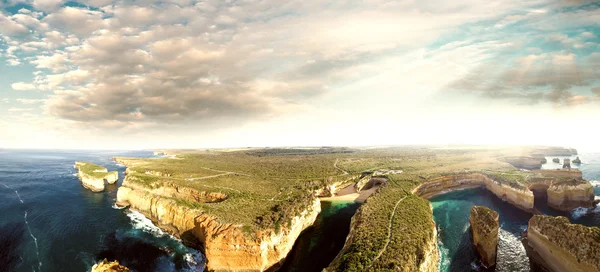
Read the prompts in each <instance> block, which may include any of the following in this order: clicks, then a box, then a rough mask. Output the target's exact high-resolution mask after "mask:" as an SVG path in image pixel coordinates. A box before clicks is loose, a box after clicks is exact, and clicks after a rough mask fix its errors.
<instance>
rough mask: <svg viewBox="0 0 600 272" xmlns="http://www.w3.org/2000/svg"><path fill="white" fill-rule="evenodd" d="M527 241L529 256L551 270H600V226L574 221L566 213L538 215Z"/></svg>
mask: <svg viewBox="0 0 600 272" xmlns="http://www.w3.org/2000/svg"><path fill="white" fill-rule="evenodd" d="M526 241H527V244H526V246H527V247H528V255H529V258H530V259H531V260H532V262H534V263H536V264H539V265H541V266H543V267H544V268H545V270H547V271H550V272H562V271H579V272H597V271H600V228H597V227H586V226H583V225H579V224H571V223H570V222H569V219H567V218H566V217H562V216H558V217H553V216H546V215H535V216H533V217H532V218H531V219H530V220H529V227H528V229H527V236H526Z"/></svg>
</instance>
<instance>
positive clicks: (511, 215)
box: [431, 154, 600, 271]
mask: <svg viewBox="0 0 600 272" xmlns="http://www.w3.org/2000/svg"><path fill="white" fill-rule="evenodd" d="M579 157H580V158H581V160H582V162H583V163H582V164H581V165H580V166H579V168H580V169H581V171H583V177H584V179H587V180H589V181H591V182H592V183H593V184H599V183H598V181H600V154H581V155H579ZM573 158H574V157H573ZM549 161H551V159H549ZM561 161H562V159H561ZM554 166H555V165H547V166H545V168H548V169H552V168H555V167H554ZM594 189H595V190H594V191H595V194H596V195H597V196H600V187H596V188H594ZM540 200H541V201H540ZM431 202H432V205H433V214H434V219H435V222H436V224H437V226H438V229H439V234H438V238H439V244H438V246H439V249H440V253H441V263H440V271H486V270H485V269H484V268H483V267H482V266H481V264H480V262H479V261H478V259H477V255H476V253H475V250H474V248H473V246H472V244H471V240H470V239H471V238H470V233H469V229H468V228H469V212H470V209H471V207H472V206H474V205H482V206H487V207H489V208H491V209H493V210H495V211H497V212H498V213H499V214H500V218H499V220H500V232H499V238H500V239H499V240H500V241H499V245H498V257H497V265H496V270H495V271H529V270H530V269H529V259H528V258H527V254H526V253H525V249H524V248H523V245H522V244H521V241H520V233H521V232H522V231H523V230H525V229H526V228H527V223H528V221H529V219H530V218H531V215H530V214H527V213H525V212H523V211H521V210H519V209H517V208H515V207H513V206H512V205H510V204H508V203H506V202H504V201H502V200H500V199H499V198H497V197H496V196H494V195H493V194H492V193H489V192H488V191H487V190H484V189H471V190H464V191H456V192H451V193H448V194H445V195H441V196H437V197H435V198H432V199H431ZM535 203H536V208H537V209H538V210H540V211H542V212H543V213H545V214H550V215H555V216H556V215H561V216H566V217H568V218H569V219H570V220H571V222H573V223H579V224H583V225H587V226H600V208H598V207H596V208H592V209H583V208H578V209H575V210H573V211H571V212H560V211H556V210H553V209H551V208H549V207H548V206H547V205H545V204H544V203H545V200H543V199H536V202H535Z"/></svg>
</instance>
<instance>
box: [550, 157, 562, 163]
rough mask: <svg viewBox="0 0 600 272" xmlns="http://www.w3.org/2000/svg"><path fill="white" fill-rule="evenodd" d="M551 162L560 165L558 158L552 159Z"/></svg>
mask: <svg viewBox="0 0 600 272" xmlns="http://www.w3.org/2000/svg"><path fill="white" fill-rule="evenodd" d="M552 162H555V163H560V159H559V158H554V159H552Z"/></svg>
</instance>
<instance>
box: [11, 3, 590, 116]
mask: <svg viewBox="0 0 600 272" xmlns="http://www.w3.org/2000/svg"><path fill="white" fill-rule="evenodd" d="M63 2H64V1H61V0H49V1H40V0H36V1H34V2H33V7H34V11H27V10H24V11H22V12H19V14H16V15H13V16H10V17H5V20H4V21H0V24H6V25H7V27H6V28H0V29H6V30H4V31H5V32H6V33H2V34H3V35H7V36H8V35H9V34H7V33H9V32H10V35H16V34H20V35H25V34H28V33H29V35H28V36H27V37H25V38H23V37H21V38H19V39H13V40H11V42H12V43H11V44H10V47H9V48H10V50H7V53H8V54H9V55H10V56H11V57H10V58H9V60H8V61H9V62H12V64H18V63H17V62H19V61H20V62H23V63H28V64H32V65H34V66H35V68H36V69H38V71H37V72H36V74H35V78H34V80H33V81H32V83H30V84H29V86H25V85H18V86H17V87H16V88H15V86H13V88H15V89H32V88H37V89H39V90H47V91H52V95H51V96H50V97H49V98H48V99H47V100H46V102H45V106H44V109H45V110H46V113H47V114H50V115H52V116H55V117H57V118H61V119H65V120H72V121H75V122H78V123H80V124H83V125H85V124H90V127H96V126H102V127H122V126H130V127H150V126H153V125H161V124H162V125H171V124H172V125H177V124H185V125H187V124H195V125H198V124H207V123H219V122H220V123H221V124H223V125H226V124H232V123H233V122H232V121H231V120H250V119H253V118H254V119H257V118H258V119H260V118H271V117H272V116H278V115H280V114H282V113H287V112H291V111H294V110H296V109H299V108H305V107H303V106H304V105H305V104H310V103H314V101H316V100H318V99H319V98H321V97H324V96H327V95H328V94H330V93H332V92H333V90H335V89H336V88H339V87H340V86H347V85H350V84H353V83H355V82H358V81H361V80H363V79H365V78H368V77H369V76H373V77H376V76H381V75H385V76H386V79H387V80H389V82H385V83H380V84H381V85H386V84H387V85H388V86H392V85H393V86H396V85H398V86H399V85H400V83H399V82H398V81H397V80H395V78H398V77H397V75H398V74H394V73H401V72H402V73H404V74H403V75H405V74H411V75H414V76H413V77H412V78H408V79H407V80H410V79H414V80H415V81H417V80H418V81H419V83H423V84H413V83H414V82H412V81H411V82H409V83H406V82H405V84H406V85H408V86H411V87H414V88H419V86H423V85H427V86H430V85H428V84H430V83H431V82H435V83H436V84H437V82H444V83H445V82H446V81H448V80H449V79H448V77H447V76H445V75H444V76H441V75H437V76H436V75H429V74H424V75H417V74H415V73H413V72H411V71H412V70H411V69H414V68H415V67H417V66H418V67H419V68H421V67H430V68H431V69H436V66H435V65H431V64H429V62H431V63H439V64H440V66H438V67H453V68H455V69H454V70H453V71H452V73H445V74H452V75H455V74H458V73H459V72H462V70H464V69H466V67H471V66H473V65H475V64H477V63H479V64H480V65H481V66H482V67H483V68H482V69H484V70H485V71H487V73H488V75H489V74H492V75H493V76H492V77H489V76H488V75H478V74H476V73H477V72H471V74H472V75H467V76H466V77H465V78H463V79H461V80H458V81H456V83H454V85H456V87H465V88H466V87H469V88H470V89H471V90H472V91H474V92H477V93H487V95H488V96H490V97H491V96H494V95H496V96H498V97H500V96H503V97H504V96H511V95H512V96H515V95H516V94H515V92H513V91H511V90H513V89H514V88H522V89H528V88H542V87H548V86H549V87H550V89H551V90H549V91H546V94H542V95H538V94H536V92H533V91H532V92H528V93H527V94H526V95H525V96H526V97H524V98H522V99H525V100H526V99H529V100H532V101H533V100H535V101H538V100H545V101H557V102H556V103H565V104H577V103H584V102H583V101H585V100H586V99H585V97H580V96H578V95H576V94H573V95H569V93H567V92H569V91H570V89H569V88H571V87H573V86H583V85H585V84H588V82H587V78H592V77H591V74H592V71H591V70H590V69H589V68H585V67H579V64H577V63H576V61H575V59H576V58H575V56H572V55H570V54H569V52H563V53H561V54H558V55H556V56H545V55H543V54H542V53H532V54H537V55H531V56H532V57H531V58H532V59H531V60H529V61H530V62H532V63H534V64H535V65H534V67H533V68H527V66H526V65H527V64H526V62H527V61H528V60H527V59H525V58H523V59H520V60H518V61H516V62H515V63H514V65H516V66H519V67H521V70H516V69H513V68H511V67H510V66H508V67H507V66H503V65H500V64H489V63H488V64H485V63H486V62H487V61H489V59H490V58H492V57H493V56H492V55H493V54H492V53H491V52H495V53H498V52H512V51H515V50H519V49H520V47H519V46H520V43H521V41H519V40H517V41H514V40H502V39H499V38H498V37H495V36H490V35H488V34H487V33H488V32H489V28H487V29H485V28H484V27H480V26H479V25H481V24H482V22H483V23H489V22H492V23H490V25H491V26H490V27H492V28H493V26H497V27H498V28H503V29H508V27H509V26H512V25H516V24H519V25H520V24H526V25H527V26H528V27H529V28H535V29H538V28H539V26H540V24H541V23H544V22H546V23H550V22H548V21H547V20H549V19H547V18H549V17H550V18H551V17H553V16H554V15H553V16H549V14H550V12H546V9H542V8H539V9H538V6H543V5H545V4H546V3H540V2H539V1H537V0H536V1H506V2H497V3H496V2H495V3H493V4H492V6H493V8H490V6H483V5H477V3H478V2H479V1H477V0H465V1H446V2H439V1H430V0H427V1H417V2H414V1H383V0H381V1H379V0H375V1H368V2H365V3H363V4H362V5H359V4H357V5H356V6H355V5H352V6H351V5H347V4H344V3H337V2H336V3H329V4H324V3H322V2H319V1H289V2H286V3H285V4H282V3H281V2H280V1H274V0H266V1H235V2H229V1H217V0H209V1H202V2H193V1H166V2H160V3H159V2H153V4H152V5H144V4H142V3H137V2H130V1H104V0H91V1H84V2H82V3H84V4H86V5H89V6H91V7H92V8H82V7H72V6H64V5H62V4H63ZM532 7H535V9H533V8H532ZM40 10H41V11H44V13H40V12H38V11H40ZM586 14H587V15H593V14H590V13H586ZM578 15H584V14H583V13H580V14H578ZM561 16H563V17H562V18H569V19H572V20H577V17H576V16H575V14H574V13H573V14H569V15H568V16H567V15H561ZM574 16H575V17H574ZM0 20H2V19H1V18H0ZM592 21H593V20H592ZM582 23H583V24H585V23H586V22H581V21H578V25H580V24H582ZM552 25H556V24H554V23H553V24H552ZM573 25H576V24H573ZM465 26H466V28H468V29H469V31H473V33H481V35H480V36H481V39H482V41H480V42H478V43H477V44H474V43H475V42H473V41H469V42H468V43H452V42H449V43H447V44H446V45H445V48H443V49H440V48H429V46H430V45H432V44H434V43H435V44H436V45H439V43H440V39H441V38H440V37H443V35H447V34H449V33H450V34H452V33H453V31H458V30H461V29H462V28H465ZM478 29H479V30H478ZM0 31H1V30H0ZM477 31H479V32H477ZM555 32H556V33H557V36H556V37H555V38H556V39H554V40H552V42H554V43H560V44H561V45H564V46H565V48H566V47H567V45H568V47H569V49H573V48H576V47H577V46H576V45H577V44H582V45H583V46H587V45H586V44H585V42H582V41H583V38H588V39H589V37H588V36H589V35H588V34H585V33H584V34H581V37H582V39H581V41H580V40H576V39H575V38H574V37H569V36H566V35H563V36H561V31H555ZM578 33H582V32H578ZM473 35H476V34H473ZM477 36H479V35H477ZM442 40H443V39H442ZM463 42H466V41H463ZM431 47H434V46H431ZM565 50H567V49H565ZM407 52H421V53H422V54H423V56H417V57H414V58H412V57H413V56H411V58H409V57H405V55H406V54H408V53H407ZM456 52H460V54H458V53H456ZM23 56H25V57H23ZM535 56H537V58H534V57H535ZM461 57H464V58H468V59H460V58H461ZM561 57H563V58H565V59H562V60H561ZM569 57H570V58H571V59H569ZM391 59H393V60H399V59H401V60H411V59H417V60H419V61H422V62H423V63H419V64H414V63H411V62H410V61H407V62H405V63H389V61H386V60H391ZM543 59H546V60H543ZM538 62H539V63H538ZM382 63H384V64H385V65H386V69H385V70H383V69H382V67H381V66H380V64H382ZM544 65H548V66H549V67H546V68H544ZM574 70H575V71H578V72H571V71H574ZM419 71H420V70H419ZM439 72H442V71H439ZM546 72H555V73H558V76H556V77H555V78H554V79H544V78H543V77H542V76H541V74H543V73H546ZM465 73H468V72H465ZM473 73H475V74H473ZM523 73H524V74H525V75H526V76H523ZM577 73H579V74H577ZM581 73H583V75H584V76H585V78H586V79H585V80H583V81H581V82H578V81H577V75H581ZM394 76H396V77H394ZM511 77H516V78H517V80H512V79H511ZM440 78H443V80H442V79H440ZM18 84H28V83H22V82H21V83H18ZM436 84H433V83H431V86H433V85H436ZM378 86H379V85H378ZM482 86H483V87H482ZM500 87H501V88H500ZM365 89H369V86H367V87H366V88H365ZM491 89H495V90H494V93H493V94H492V92H490V91H489V90H491ZM550 92H553V93H550ZM548 93H549V94H548ZM361 95H363V96H365V97H366V96H368V95H367V94H366V92H365V93H363V94H361ZM561 101H563V102H561ZM223 120H227V121H223ZM240 122H241V121H240Z"/></svg>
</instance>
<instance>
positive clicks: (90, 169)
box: [77, 162, 108, 178]
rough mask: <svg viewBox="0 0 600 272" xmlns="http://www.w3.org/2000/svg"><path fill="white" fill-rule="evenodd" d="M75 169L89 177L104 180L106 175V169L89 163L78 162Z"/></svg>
mask: <svg viewBox="0 0 600 272" xmlns="http://www.w3.org/2000/svg"><path fill="white" fill-rule="evenodd" d="M77 167H78V168H79V171H81V172H82V173H84V174H86V175H88V176H91V177H95V178H104V177H106V175H108V171H107V170H106V168H104V167H102V166H100V165H97V164H93V163H91V162H78V163H77Z"/></svg>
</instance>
